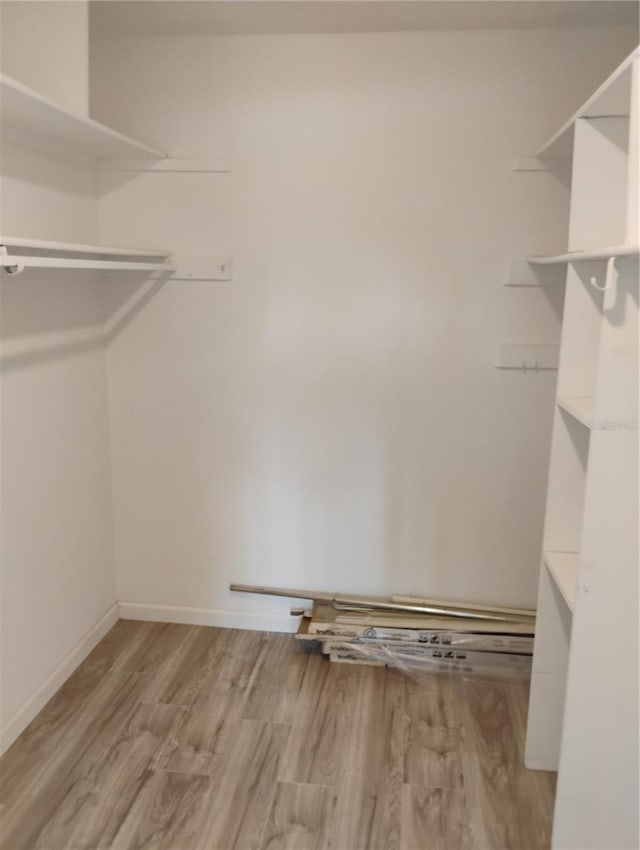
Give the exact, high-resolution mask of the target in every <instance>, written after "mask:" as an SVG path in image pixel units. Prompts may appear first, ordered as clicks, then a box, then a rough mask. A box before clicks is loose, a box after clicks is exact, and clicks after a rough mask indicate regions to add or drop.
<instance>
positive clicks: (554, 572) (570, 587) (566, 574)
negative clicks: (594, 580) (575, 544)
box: [544, 552, 580, 611]
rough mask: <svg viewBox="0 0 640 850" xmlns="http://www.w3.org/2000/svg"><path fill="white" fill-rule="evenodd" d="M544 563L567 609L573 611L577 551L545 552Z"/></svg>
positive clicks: (576, 577) (577, 560)
mask: <svg viewBox="0 0 640 850" xmlns="http://www.w3.org/2000/svg"><path fill="white" fill-rule="evenodd" d="M544 563H545V566H546V568H547V570H548V571H549V575H550V576H551V579H552V580H553V582H554V584H555V585H556V587H557V588H558V590H559V591H560V594H561V596H562V598H563V599H564V601H565V602H566V603H567V606H568V608H569V610H570V611H573V607H574V605H575V601H576V592H577V589H578V567H579V564H580V557H579V555H578V553H577V552H545V553H544Z"/></svg>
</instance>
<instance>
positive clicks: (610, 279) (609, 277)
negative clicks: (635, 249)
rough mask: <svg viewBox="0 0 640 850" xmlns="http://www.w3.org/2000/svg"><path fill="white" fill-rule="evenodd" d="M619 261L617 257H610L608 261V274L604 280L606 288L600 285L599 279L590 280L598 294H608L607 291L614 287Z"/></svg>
mask: <svg viewBox="0 0 640 850" xmlns="http://www.w3.org/2000/svg"><path fill="white" fill-rule="evenodd" d="M617 259H618V258H617V257H609V259H608V260H607V274H606V276H605V279H604V286H599V285H598V279H597V278H596V277H592V278H590V283H591V286H593V287H594V289H597V290H598V292H606V291H607V289H611V287H612V286H613V273H614V270H615V265H616V260H617Z"/></svg>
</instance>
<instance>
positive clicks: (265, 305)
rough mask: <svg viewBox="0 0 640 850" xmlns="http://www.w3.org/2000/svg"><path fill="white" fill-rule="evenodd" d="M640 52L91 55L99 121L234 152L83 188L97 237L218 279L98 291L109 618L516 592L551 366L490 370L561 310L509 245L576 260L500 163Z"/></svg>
mask: <svg viewBox="0 0 640 850" xmlns="http://www.w3.org/2000/svg"><path fill="white" fill-rule="evenodd" d="M634 43H635V33H634V32H633V31H630V30H609V31H606V30H604V31H586V30H585V31H579V30H578V31H576V30H573V31H569V30H566V31H558V32H547V31H532V32H499V33H496V32H493V33H491V32H473V33H469V32H467V33H465V32H455V33H454V32H438V33H419V34H387V35H379V34H376V35H371V34H370V35H337V36H336V35H334V36H317V35H314V36H310V35H307V36H304V35H296V36H260V37H237V38H229V37H227V38H224V37H208V38H197V37H184V38H130V39H127V38H124V39H104V40H100V41H96V42H95V43H94V44H92V65H91V77H92V86H91V96H92V100H91V103H92V112H93V113H94V115H95V117H97V118H98V119H99V120H102V121H104V122H106V123H108V124H112V125H114V126H117V127H119V128H121V129H122V130H124V131H126V132H130V133H131V134H133V135H136V134H137V133H139V135H140V136H141V137H143V138H145V139H146V138H148V139H150V140H151V141H153V142H154V143H155V144H157V145H158V146H160V147H162V148H163V149H165V150H168V151H169V153H170V154H172V155H174V156H176V155H182V156H207V155H208V156H231V157H232V160H233V173H232V174H231V175H206V176H201V175H142V176H140V177H137V178H135V179H133V180H130V179H129V178H130V175H128V176H127V178H126V179H125V177H123V176H122V175H116V176H114V175H107V176H106V177H105V178H104V179H103V183H102V185H101V192H102V197H101V201H100V227H101V236H102V238H103V240H105V241H106V242H112V243H117V242H125V243H136V242H137V243H139V244H141V245H145V244H148V245H155V244H160V245H162V244H167V245H169V246H170V247H172V248H173V249H174V250H175V251H176V252H179V253H190V252H191V253H203V254H206V253H210V254H217V255H231V256H233V259H234V266H235V273H234V279H233V281H231V282H228V283H225V282H218V283H186V284H185V283H169V284H166V285H158V286H157V287H155V288H153V289H152V290H150V291H146V292H140V291H139V290H137V289H136V287H135V286H133V285H129V284H127V285H125V284H122V285H120V286H115V287H110V288H109V290H108V293H107V295H108V297H109V299H110V300H109V302H108V304H107V314H108V316H111V317H113V316H117V317H120V319H121V321H120V322H119V324H118V327H117V331H116V332H115V333H114V335H113V337H112V339H111V342H110V345H109V349H108V354H107V363H108V380H109V393H110V417H111V438H112V457H113V478H114V493H115V497H114V498H115V502H114V511H115V542H116V570H117V587H118V598H119V599H120V600H122V601H125V602H131V603H139V604H141V605H142V606H148V607H146V608H143V610H144V612H145V613H146V615H148V616H160V615H161V614H162V615H163V616H168V617H170V616H173V617H178V616H187V615H186V614H185V610H184V609H187V608H194V609H201V610H202V617H203V619H206V618H207V617H208V618H209V619H208V621H215V618H216V616H218V615H217V614H216V613H215V612H218V613H219V616H220V620H221V621H225V619H224V618H225V617H229V616H231V615H230V612H234V611H252V612H269V611H271V612H282V614H283V618H284V617H285V615H286V610H287V607H286V604H285V603H283V602H278V601H273V600H263V599H255V598H251V599H243V598H239V597H237V596H233V595H232V594H230V593H229V592H228V590H227V585H228V582H229V581H231V580H236V581H243V582H252V583H258V584H281V585H289V586H296V585H297V586H312V587H319V588H336V589H339V590H343V591H347V590H350V591H360V592H365V591H369V592H387V591H392V590H393V591H419V592H421V593H432V594H434V595H436V596H441V597H450V598H456V599H464V598H469V599H474V600H476V601H494V602H496V603H511V604H518V605H519V604H523V605H528V604H534V603H535V597H536V584H537V575H538V566H539V555H540V542H541V533H542V520H543V507H544V491H545V484H546V470H547V461H548V451H549V438H550V426H551V415H552V405H553V395H554V383H555V374H554V373H540V374H532V373H528V374H526V375H525V374H522V373H519V372H504V371H498V370H495V369H494V368H493V367H492V353H493V349H494V346H495V343H496V342H497V341H498V340H500V339H502V340H511V341H527V342H531V341H540V342H549V341H551V342H553V341H557V339H558V328H559V315H558V314H559V311H560V299H561V293H560V292H556V293H555V294H554V293H552V292H550V291H548V290H545V291H543V290H540V289H538V290H536V289H528V290H524V289H508V290H507V289H504V288H503V287H502V283H503V281H504V279H505V275H506V269H507V265H508V261H509V259H510V258H511V257H512V256H515V257H518V256H522V255H523V254H526V253H528V252H531V251H534V250H540V251H544V250H551V251H553V250H555V249H556V248H561V247H563V245H566V215H565V211H564V209H563V206H564V200H565V190H564V189H563V188H562V187H560V186H559V185H558V184H554V183H553V181H552V180H551V178H549V177H548V176H544V175H543V176H540V175H536V174H528V175H514V174H513V173H512V172H511V171H510V168H511V163H512V160H513V159H514V157H516V156H520V155H523V154H527V153H530V152H531V151H533V150H535V149H537V148H538V147H539V145H540V144H541V143H542V142H543V141H544V139H545V137H546V136H547V135H550V134H551V132H552V131H553V130H554V129H555V128H556V127H557V126H558V125H559V124H560V123H561V122H562V121H563V120H564V119H565V118H566V117H567V116H568V115H570V114H571V113H572V112H573V110H574V109H575V108H576V106H577V105H578V104H579V102H580V100H581V99H583V98H585V97H586V96H587V95H588V94H589V93H590V91H591V90H592V89H593V88H594V87H595V86H596V85H597V84H598V82H599V81H600V80H601V79H603V78H604V77H605V76H606V75H607V74H608V73H609V72H610V71H611V70H612V69H613V68H614V67H615V66H616V65H617V64H618V63H619V61H620V60H621V59H622V58H623V57H624V56H625V55H626V54H627V53H628V52H629V51H630V50H631V49H632V47H633V45H634ZM550 199H551V200H553V201H554V203H552V204H550V203H549V201H550ZM549 208H551V209H552V210H553V212H552V213H549V212H548V210H549ZM538 240H539V241H538ZM534 242H536V243H537V244H534ZM136 297H138V298H139V300H138V302H137V303H136V304H135V306H134V307H132V308H131V309H129V308H128V306H127V305H128V304H129V305H132V304H133V303H134V300H135V298H136ZM154 606H155V607H154ZM171 606H175V607H171ZM141 610H142V609H141ZM207 611H208V612H209V614H206V612H207ZM189 616H196V618H197V616H200V615H197V614H194V613H193V612H191V614H189ZM226 621H228V620H226ZM283 622H284V619H283Z"/></svg>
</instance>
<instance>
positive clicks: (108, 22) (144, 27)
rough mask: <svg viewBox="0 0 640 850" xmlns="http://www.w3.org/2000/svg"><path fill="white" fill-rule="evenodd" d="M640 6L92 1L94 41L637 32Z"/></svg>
mask: <svg viewBox="0 0 640 850" xmlns="http://www.w3.org/2000/svg"><path fill="white" fill-rule="evenodd" d="M639 8H640V4H639V3H638V2H637V0H284V2H283V0H222V2H220V0H92V2H91V35H92V37H94V38H95V37H97V38H100V37H109V36H117V35H162V36H170V35H249V34H267V33H272V34H273V33H340V32H411V31H419V30H445V29H455V30H462V29H465V30H478V29H542V28H566V27H602V26H634V27H637V26H638V10H639Z"/></svg>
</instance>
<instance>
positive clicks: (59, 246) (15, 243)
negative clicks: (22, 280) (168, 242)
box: [0, 236, 171, 257]
mask: <svg viewBox="0 0 640 850" xmlns="http://www.w3.org/2000/svg"><path fill="white" fill-rule="evenodd" d="M3 245H4V246H5V247H6V248H24V249H26V250H28V251H46V252H47V253H52V254H82V255H84V256H89V255H92V256H96V257H170V256H171V251H168V250H167V249H166V248H113V247H110V246H107V245H84V244H80V243H74V242H52V241H50V240H44V239H29V238H26V237H22V236H0V246H3Z"/></svg>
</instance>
